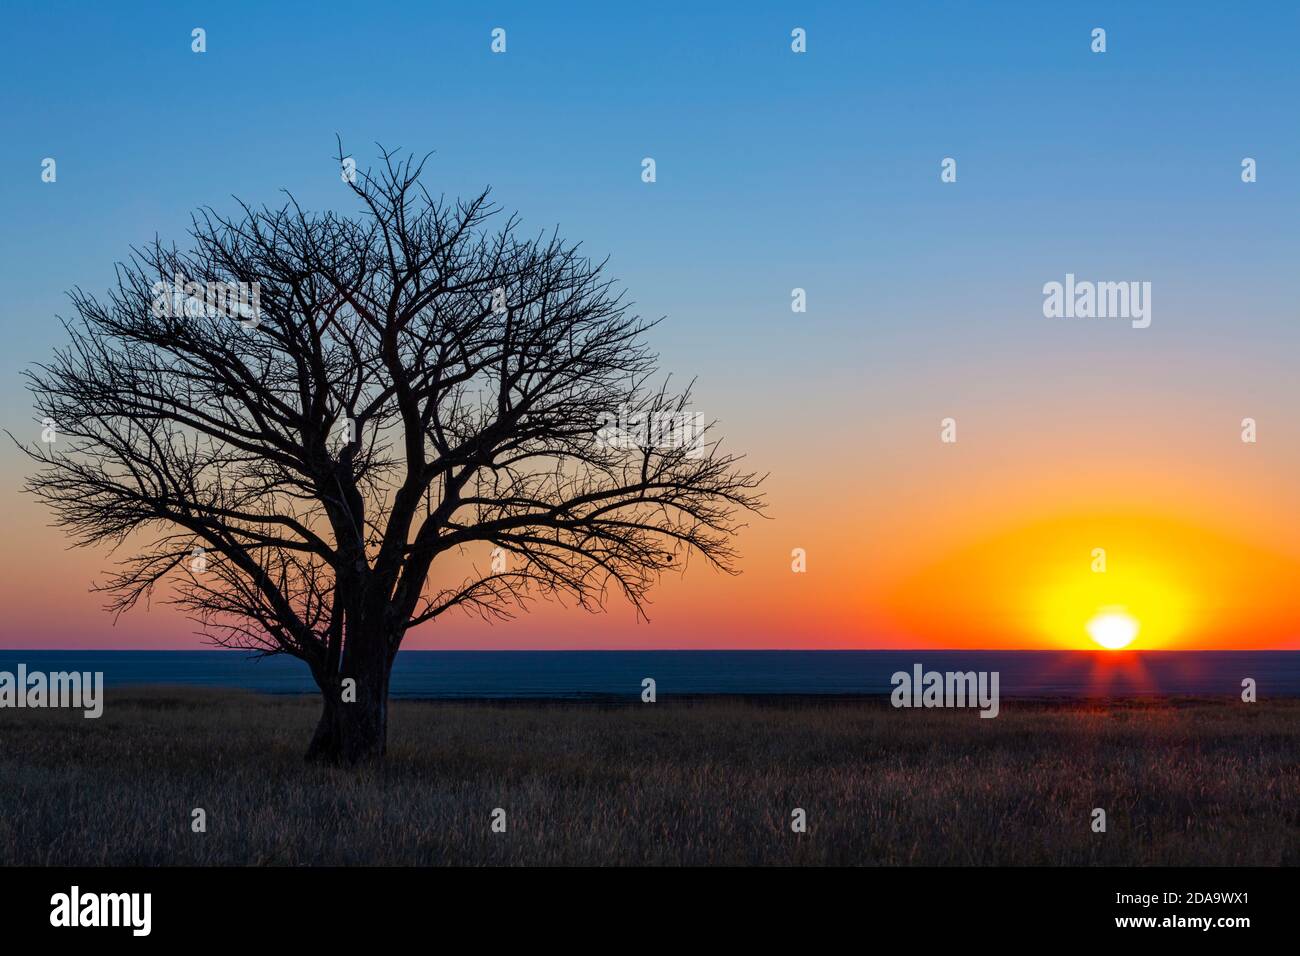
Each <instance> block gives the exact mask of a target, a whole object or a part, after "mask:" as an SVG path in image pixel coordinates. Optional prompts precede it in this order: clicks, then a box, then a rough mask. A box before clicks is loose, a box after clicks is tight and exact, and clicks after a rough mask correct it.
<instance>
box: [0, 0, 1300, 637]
mask: <svg viewBox="0 0 1300 956" xmlns="http://www.w3.org/2000/svg"><path fill="white" fill-rule="evenodd" d="M1297 9H1300V8H1297V7H1296V6H1294V5H1292V4H1284V3H1275V4H1274V3H1270V4H1263V5H1257V6H1253V7H1249V8H1234V7H1233V6H1232V5H1227V4H1219V3H1143V4H1133V3H1115V4H1087V5H1085V4H1045V3H1024V4H1010V3H999V4H974V3H950V4H937V3H910V2H909V3H901V2H900V3H894V4H847V3H844V4H802V3H782V4H768V3H749V4H744V5H743V6H742V5H735V6H734V7H733V8H732V9H722V8H718V9H714V8H713V5H705V4H686V3H681V4H678V3H656V4H650V5H637V4H610V3H591V4H565V5H563V7H562V8H560V7H553V6H552V5H546V8H545V9H543V7H542V5H539V4H527V3H520V4H484V5H479V4H462V3H457V4H451V3H437V2H422V3H379V2H377V3H373V4H357V3H348V4H330V3H324V2H321V3H299V4H274V5H272V4H264V3H248V4H241V3H220V4H217V3H211V4H207V3H175V2H172V3H131V4H103V5H98V4H96V5H92V4H78V5H73V4H64V3H57V2H50V3H42V4H28V5H23V6H22V7H21V8H15V9H13V10H8V11H6V14H5V17H6V26H5V28H4V29H3V30H2V31H0V216H2V217H3V225H4V229H3V230H0V302H3V307H2V308H0V329H2V330H3V334H4V348H3V349H2V350H0V396H2V397H3V402H0V422H2V423H3V425H4V427H6V428H8V429H9V430H11V431H13V432H14V433H15V435H16V436H18V437H19V438H21V439H22V440H31V439H32V438H34V437H35V435H36V432H37V429H38V426H36V425H35V424H34V423H33V422H32V421H31V417H30V414H31V413H30V409H29V403H28V401H27V398H26V395H25V392H24V391H23V389H22V386H21V383H20V381H19V379H18V377H17V376H18V372H19V370H20V369H22V368H23V367H25V366H26V365H27V364H29V363H30V362H33V361H36V360H39V359H41V358H43V357H45V356H47V355H48V354H49V352H50V350H51V349H52V348H53V347H54V346H55V345H56V344H57V343H58V342H59V341H60V340H61V335H62V332H61V330H60V328H59V327H58V325H57V322H56V316H57V315H59V314H66V312H67V310H68V305H67V300H66V298H65V292H66V290H68V289H69V288H71V287H73V286H76V285H80V286H82V287H84V288H86V289H88V290H93V291H102V290H103V289H105V288H106V287H107V286H108V284H109V283H110V281H111V278H112V268H113V264H114V262H115V261H117V260H120V259H123V258H125V257H126V255H127V254H128V252H129V249H130V247H131V246H132V245H133V244H138V243H142V242H145V241H148V240H150V239H152V238H153V237H154V236H155V234H156V235H159V236H161V237H163V238H165V239H176V240H178V241H183V239H184V230H185V228H186V226H187V223H188V216H189V213H190V212H191V211H192V210H193V209H195V208H196V207H198V206H202V205H213V206H215V207H217V208H218V209H221V210H229V209H231V208H232V205H233V202H232V199H231V197H232V195H234V196H239V197H240V198H243V199H247V200H249V201H252V202H254V203H261V202H271V203H274V202H276V201H278V199H279V198H280V193H279V190H281V189H291V190H292V191H293V192H294V194H295V195H296V196H297V197H298V199H299V200H300V201H301V202H302V204H303V205H304V206H307V207H309V208H315V209H321V208H327V207H333V208H339V209H349V210H350V209H352V208H353V206H352V205H351V203H350V200H349V197H348V195H347V194H346V193H345V191H344V190H343V188H342V184H341V183H340V181H339V175H338V168H337V164H336V163H335V162H334V161H333V158H332V157H333V154H334V150H335V140H334V137H335V134H336V133H337V134H339V135H341V136H342V137H343V140H344V144H345V148H347V149H348V150H350V151H351V152H353V153H354V154H355V155H356V156H357V157H358V158H359V159H360V160H361V161H362V162H363V165H364V161H365V160H366V159H367V158H370V157H373V155H374V153H375V147H374V145H373V144H374V143H376V142H379V143H382V144H384V145H385V146H389V147H401V148H404V149H407V150H412V151H415V152H418V153H424V152H427V151H430V150H432V151H435V156H434V158H433V160H432V161H431V163H430V165H429V167H428V176H429V177H430V182H431V184H432V185H433V186H434V187H436V189H438V190H442V191H445V192H446V193H448V194H450V195H455V194H458V193H468V192H471V191H476V190H478V189H479V188H481V187H482V186H483V185H488V184H490V185H491V186H492V187H493V188H494V192H495V197H496V199H497V200H498V201H499V202H500V203H502V204H503V205H504V206H506V207H508V208H510V209H517V210H519V212H520V213H521V214H522V216H523V220H524V224H525V226H526V227H527V228H528V229H530V230H531V229H536V228H543V227H549V226H552V225H556V224H558V225H559V227H560V229H561V231H562V232H563V233H564V234H565V235H566V236H568V237H569V238H571V239H576V240H582V241H583V243H584V245H585V248H587V249H588V250H589V251H590V252H591V253H592V254H593V255H600V256H603V255H605V254H609V255H610V257H611V269H612V271H613V273H614V274H615V275H617V276H618V277H619V278H620V279H621V280H622V282H623V283H624V284H625V285H626V287H627V289H628V292H629V294H630V296H631V298H632V299H634V300H635V301H636V303H637V307H638V309H639V310H640V311H642V312H643V314H646V315H651V316H659V315H663V316H666V317H667V318H666V321H665V322H664V323H663V324H662V325H660V326H659V327H658V329H656V330H655V332H654V336H653V339H652V342H653V344H654V345H655V346H656V347H657V348H658V349H659V351H660V352H661V354H662V356H663V361H664V366H665V367H666V368H668V369H671V370H673V371H674V372H675V373H676V374H677V375H680V376H682V377H684V378H690V377H697V378H698V387H697V388H698V399H699V407H700V410H701V411H702V412H703V413H704V414H705V416H706V417H707V418H716V419H718V420H719V422H720V424H721V429H722V433H723V434H724V435H725V438H726V442H727V445H728V447H730V448H733V449H736V450H741V451H745V452H747V453H748V454H749V456H750V459H749V460H750V463H751V464H752V465H753V466H754V467H755V468H757V469H758V470H762V471H770V472H771V479H770V481H769V484H768V486H767V492H768V497H769V500H770V508H771V520H764V521H759V522H757V523H755V524H753V525H751V527H750V529H749V530H748V531H747V532H745V533H744V534H743V535H742V537H741V538H740V540H739V542H738V545H739V548H740V550H741V551H742V552H743V555H744V560H743V568H744V573H743V574H742V575H741V576H739V577H737V578H734V579H733V578H724V577H721V576H719V575H716V574H714V573H712V572H711V571H709V570H707V569H704V568H702V567H699V566H696V567H694V568H691V569H690V571H688V573H687V574H686V576H685V578H684V579H680V580H679V579H676V578H670V579H667V580H666V581H665V582H664V585H663V587H662V588H661V589H660V590H659V592H658V595H657V602H656V604H655V605H654V607H653V608H652V611H651V618H652V619H651V621H650V622H649V623H638V622H636V621H635V619H634V618H633V616H632V614H631V613H630V611H628V610H626V609H624V608H621V607H615V608H613V609H612V610H611V613H609V614H607V615H602V616H589V615H587V614H585V613H583V612H578V611H571V610H565V609H562V608H558V607H556V608H544V609H541V610H538V611H535V612H534V613H532V614H531V615H529V616H527V617H525V618H522V619H520V620H519V621H517V622H515V623H511V624H506V625H496V626H492V627H488V626H485V625H481V624H478V623H476V622H472V621H469V620H468V619H463V618H443V619H442V620H440V621H438V622H436V623H435V624H434V625H432V626H429V627H426V628H423V629H422V630H420V631H419V632H417V633H416V634H415V636H414V637H413V639H412V640H411V641H410V643H409V645H408V646H414V647H534V648H541V647H874V646H909V645H920V646H990V647H992V646H1016V647H1061V646H1085V645H1087V644H1088V637H1087V635H1086V633H1085V631H1084V623H1085V622H1086V620H1087V619H1088V618H1089V616H1091V615H1092V614H1093V613H1094V611H1095V610H1096V609H1098V608H1101V607H1108V606H1122V607H1124V608H1126V609H1127V611H1128V612H1129V613H1131V614H1133V615H1134V616H1135V617H1136V618H1138V619H1139V620H1140V621H1141V624H1142V627H1143V630H1142V632H1141V633H1140V636H1139V644H1138V645H1137V646H1148V647H1229V648H1231V647H1300V597H1298V596H1297V594H1296V590H1297V589H1296V588H1295V584H1294V582H1295V580H1296V576H1297V571H1300V496H1298V495H1297V493H1296V487H1297V480H1298V479H1300V422H1297V416H1298V415H1300V401H1297V399H1298V398H1300V394H1298V393H1300V385H1298V384H1297V380H1298V376H1297V373H1296V367H1297V358H1300V334H1298V333H1297V322H1298V321H1300V301H1298V299H1297V295H1296V284H1297V268H1296V262H1297V254H1298V253H1300V217H1298V216H1297V212H1298V211H1300V202H1298V200H1300V124H1298V123H1297V121H1296V119H1297V113H1296V103H1297V102H1298V101H1300V96H1298V94H1300V80H1298V79H1297V68H1296V50H1297V49H1300V13H1298V12H1297ZM195 27H202V28H204V29H205V30H206V33H207V52H206V53H202V54H196V53H194V52H192V51H191V30H192V29H193V28H195ZM496 27H501V28H504V29H505V30H506V37H507V50H506V52H505V53H504V54H493V53H492V52H491V50H490V43H491V35H490V34H491V31H492V30H493V28H496ZM796 27H801V28H804V29H805V30H806V31H807V52H806V53H803V54H797V53H794V52H793V51H792V50H791V30H793V29H794V28H796ZM1095 27H1102V28H1104V29H1105V30H1106V43H1107V49H1106V52H1104V53H1093V52H1092V51H1091V49H1090V46H1091V43H1092V39H1091V31H1092V30H1093V29H1094V28H1095ZM46 157H51V158H54V159H55V160H56V161H57V181H56V182H53V183H46V182H42V180H41V163H42V160H43V159H44V158H46ZM645 157H652V158H654V160H655V161H656V164H657V181H656V182H654V183H652V184H647V183H644V182H642V180H641V161H642V159H643V158H645ZM945 157H951V158H953V159H955V160H956V161H957V181H956V182H952V183H945V182H941V179H940V164H941V161H942V160H943V159H944V158H945ZM1245 157H1250V158H1253V159H1254V160H1255V161H1256V163H1257V174H1258V180H1257V181H1256V182H1253V183H1243V182H1242V176H1241V172H1242V167H1241V164H1242V160H1243V158H1245ZM1067 273H1068V274H1074V275H1076V276H1077V277H1078V278H1079V279H1081V280H1083V279H1091V280H1097V281H1144V282H1150V283H1151V284H1152V286H1151V287H1152V321H1151V325H1150V327H1149V328H1145V329H1135V328H1132V327H1131V325H1130V324H1129V323H1128V322H1126V321H1122V320H1116V319H1061V318H1047V317H1045V316H1044V314H1043V286H1044V284H1045V283H1048V282H1052V281H1064V278H1065V276H1066V274H1067ZM796 287H798V288H803V289H805V290H806V293H807V303H808V306H807V311H806V312H804V313H795V312H792V310H791V290H792V289H794V288H796ZM947 417H951V418H953V419H955V421H956V423H957V441H956V442H955V443H951V444H949V443H944V442H942V441H941V440H940V438H941V425H940V423H941V421H942V420H943V419H944V418H947ZM1246 417H1252V418H1254V419H1255V420H1256V421H1257V425H1258V441H1257V442H1255V443H1245V442H1243V441H1242V440H1241V422H1242V419H1243V418H1246ZM25 468H26V465H25V462H24V461H23V460H22V459H20V457H19V456H18V455H17V454H16V453H14V452H13V451H12V450H7V451H5V452H3V453H0V510H2V513H3V515H4V527H5V547H4V549H3V557H0V562H3V566H2V567H0V605H3V607H4V608H5V613H4V615H3V617H2V618H0V645H3V646H9V647H34V646H49V647H53V646H96V647H130V646H138V647H161V646H166V647H195V646H198V645H197V643H196V639H195V638H194V637H193V636H192V634H191V631H192V627H191V625H189V624H188V623H187V622H186V621H184V619H182V618H181V617H179V616H178V615H177V614H175V613H174V612H172V611H170V610H169V609H166V608H161V607H158V606H156V605H155V607H154V608H153V609H152V610H150V611H149V612H148V613H144V612H142V611H137V612H135V613H133V614H132V615H128V616H127V617H125V618H123V619H122V620H121V621H119V622H118V624H117V625H116V626H113V624H112V621H111V619H110V618H109V617H108V616H107V615H105V614H103V613H102V612H101V611H100V610H99V605H100V598H98V597H96V596H94V595H91V594H88V593H87V586H88V585H89V584H90V582H91V581H92V580H95V579H97V578H102V573H101V569H102V568H104V567H106V566H107V563H108V561H109V560H110V559H109V558H108V556H106V555H104V554H102V553H89V552H69V551H67V550H65V545H66V541H65V539H64V536H63V534H62V533H61V532H60V531H58V530H57V529H52V528H49V527H47V521H48V518H47V516H46V515H45V514H44V512H43V511H42V510H41V508H40V506H39V505H38V504H37V503H36V502H35V501H34V500H32V499H30V498H28V497H26V496H23V495H20V494H19V493H18V490H17V489H18V486H19V485H20V483H21V481H22V475H23V473H24V471H25ZM794 548H803V549H805V550H806V553H807V570H806V572H805V573H794V572H793V571H792V570H791V551H792V549H794ZM1096 548H1103V549H1105V550H1106V557H1107V562H1108V565H1107V570H1106V571H1105V573H1103V574H1099V573H1096V572H1095V571H1094V570H1093V565H1092V562H1093V560H1094V558H1093V550H1094V549H1096Z"/></svg>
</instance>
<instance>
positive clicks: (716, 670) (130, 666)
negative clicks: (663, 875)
mask: <svg viewBox="0 0 1300 956" xmlns="http://www.w3.org/2000/svg"><path fill="white" fill-rule="evenodd" d="M19 663H24V664H26V665H27V668H28V670H29V671H30V670H42V671H60V670H80V671H103V673H104V681H105V683H106V684H107V685H108V686H110V687H111V686H123V685H131V684H186V685H197V686H204V687H238V688H245V689H248V690H256V691H265V692H270V693H308V692H314V691H315V689H316V688H315V685H314V684H313V682H312V679H311V675H310V674H309V673H308V672H307V668H306V666H305V665H304V664H302V663H301V662H299V661H296V660H293V659H291V658H284V657H276V658H264V659H261V660H257V659H253V658H252V657H250V655H248V654H246V653H241V652H238V651H4V650H0V670H5V671H11V672H12V671H14V670H15V669H16V667H17V665H18V664H19ZM917 663H919V664H921V665H922V666H923V667H924V668H925V669H926V670H937V671H971V670H974V671H998V672H999V674H1000V678H999V679H1000V684H1001V687H1000V692H1001V695H1002V696H1003V697H1110V696H1130V695H1155V694H1211V695H1233V696H1236V695H1239V694H1240V693H1241V681H1242V679H1243V678H1245V677H1252V678H1254V679H1255V681H1256V683H1257V685H1258V688H1259V696H1260V697H1261V699H1262V698H1266V697H1270V696H1272V697H1280V696H1287V697H1300V651H1163V652H1156V651H1147V652H1140V651H1135V652H1131V653H1121V654H1113V653H1108V652H1090V651H403V652H402V653H401V654H399V655H398V657H397V664H396V666H395V668H394V672H393V680H392V686H391V691H392V693H393V695H394V696H396V697H430V698H458V697H560V698H563V697H584V696H595V695H606V694H612V695H626V696H629V697H631V696H636V695H639V694H640V693H641V680H642V679H643V678H645V677H653V678H654V679H655V682H656V685H657V692H658V694H659V697H660V699H663V698H664V697H668V696H671V695H673V694H887V693H889V691H890V690H891V689H892V687H891V684H890V676H891V675H892V674H893V673H894V672H895V671H900V670H901V671H908V672H910V671H911V670H912V666H913V665H914V664H917Z"/></svg>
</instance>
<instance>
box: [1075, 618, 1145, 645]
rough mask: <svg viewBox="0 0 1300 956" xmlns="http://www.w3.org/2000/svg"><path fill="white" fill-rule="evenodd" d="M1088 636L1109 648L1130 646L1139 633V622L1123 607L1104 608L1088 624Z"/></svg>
mask: <svg viewBox="0 0 1300 956" xmlns="http://www.w3.org/2000/svg"><path fill="white" fill-rule="evenodd" d="M1087 630H1088V636H1090V637H1091V638H1092V639H1093V640H1094V641H1096V642H1097V643H1098V644H1100V645H1101V646H1102V647H1104V648H1106V649H1107V650H1111V651H1117V650H1119V649H1120V648H1122V647H1128V646H1129V645H1130V644H1132V643H1133V639H1134V638H1136V637H1137V634H1138V622H1137V621H1135V620H1134V619H1133V618H1132V617H1131V616H1130V615H1129V614H1127V613H1126V612H1125V611H1124V609H1123V608H1103V609H1102V610H1101V611H1100V612H1099V613H1098V614H1097V616H1096V617H1094V618H1093V619H1092V620H1091V621H1089V622H1088V624H1087Z"/></svg>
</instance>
